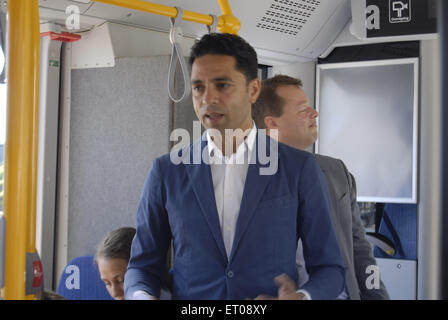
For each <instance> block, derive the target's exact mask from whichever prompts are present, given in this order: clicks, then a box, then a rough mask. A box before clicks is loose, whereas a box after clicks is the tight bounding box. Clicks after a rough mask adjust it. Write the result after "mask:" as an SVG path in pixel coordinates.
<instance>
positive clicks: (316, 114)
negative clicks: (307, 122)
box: [311, 108, 319, 119]
mask: <svg viewBox="0 0 448 320" xmlns="http://www.w3.org/2000/svg"><path fill="white" fill-rule="evenodd" d="M318 116H319V112H317V110H316V109H314V108H311V119H315V118H317V117H318Z"/></svg>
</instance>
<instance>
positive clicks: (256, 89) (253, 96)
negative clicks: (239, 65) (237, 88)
mask: <svg viewBox="0 0 448 320" xmlns="http://www.w3.org/2000/svg"><path fill="white" fill-rule="evenodd" d="M260 92H261V81H260V79H258V78H255V79H253V80H251V81H250V82H249V97H250V103H251V104H254V103H255V101H257V99H258V96H259V95H260Z"/></svg>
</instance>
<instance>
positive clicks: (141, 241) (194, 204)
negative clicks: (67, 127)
mask: <svg viewBox="0 0 448 320" xmlns="http://www.w3.org/2000/svg"><path fill="white" fill-rule="evenodd" d="M271 145H272V146H274V147H275V145H276V143H275V142H272V141H271V138H269V137H266V135H264V134H263V133H260V132H259V133H258V134H257V139H256V146H257V150H254V151H253V157H254V156H256V163H254V164H250V165H249V168H248V173H247V178H246V183H245V188H244V193H243V197H242V201H241V207H240V212H239V216H238V220H237V226H236V231H235V238H234V242H233V247H232V252H231V254H230V258H229V259H228V258H227V254H226V251H225V248H224V242H223V238H222V234H221V227H220V224H219V218H218V212H217V209H216V201H215V197H214V189H213V184H212V177H211V170H210V166H209V165H208V164H205V163H204V162H201V164H188V163H191V161H192V157H193V154H194V153H195V152H196V154H197V152H200V154H202V155H205V156H208V152H207V150H204V148H206V147H207V140H206V138H205V136H203V137H202V139H200V140H198V141H196V142H194V143H193V144H192V145H190V146H189V147H188V148H186V149H183V150H182V151H181V152H180V153H179V154H182V159H183V163H180V164H177V165H176V164H173V163H172V161H170V156H169V155H165V156H162V157H160V158H158V159H156V160H155V161H154V164H153V167H152V169H151V170H150V173H149V175H148V178H147V180H146V182H145V185H144V188H143V192H142V197H141V201H140V204H139V208H138V212H137V233H136V235H135V238H134V241H133V243H132V250H131V258H130V262H129V266H128V271H127V272H126V275H125V293H126V296H127V297H128V296H129V295H130V294H132V293H133V292H134V291H136V290H144V291H146V292H148V293H150V294H152V295H154V296H158V295H159V293H160V287H161V281H162V280H161V279H162V277H163V273H164V268H165V261H166V260H165V259H166V253H167V250H168V247H169V245H170V241H171V239H172V240H173V248H174V263H173V268H172V270H171V275H172V279H173V299H246V298H249V299H251V298H255V297H256V296H257V295H259V294H269V295H272V296H277V290H278V288H277V286H276V285H275V283H274V277H276V276H277V275H279V274H281V273H286V274H288V275H289V276H290V277H291V278H292V279H294V280H297V273H296V264H295V256H296V248H297V240H298V238H299V237H301V239H302V241H303V244H304V255H305V260H306V262H307V267H308V269H309V273H310V281H308V283H307V284H306V285H305V286H304V289H306V290H307V291H308V292H309V293H310V294H311V295H312V297H313V299H332V298H334V297H336V296H337V295H338V293H339V292H340V291H341V290H342V288H343V283H344V273H345V272H344V266H343V261H342V257H341V254H340V249H339V247H338V244H337V240H336V235H335V232H334V230H333V224H332V221H331V213H330V206H331V205H330V200H329V195H328V187H327V184H326V181H325V177H324V175H323V174H322V171H321V170H320V169H319V166H318V164H317V162H316V160H315V159H314V157H313V155H311V154H309V153H308V152H303V151H300V150H296V149H293V148H290V147H288V146H286V145H283V144H278V170H277V171H276V173H275V174H273V175H260V169H261V168H263V167H268V166H269V164H268V165H263V164H262V163H263V161H264V160H263V159H262V158H261V157H258V151H259V150H258V149H260V150H263V148H264V149H266V148H267V149H268V150H269V147H270V146H271ZM274 154H275V150H274ZM254 159H255V158H254Z"/></svg>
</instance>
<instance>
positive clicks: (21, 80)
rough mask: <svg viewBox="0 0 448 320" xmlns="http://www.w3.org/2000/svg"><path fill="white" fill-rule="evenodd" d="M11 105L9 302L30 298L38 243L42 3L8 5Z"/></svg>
mask: <svg viewBox="0 0 448 320" xmlns="http://www.w3.org/2000/svg"><path fill="white" fill-rule="evenodd" d="M8 13H9V28H8V41H9V51H8V105H7V128H6V143H5V192H4V196H5V199H4V213H5V219H6V256H5V260H6V261H5V262H6V265H5V286H4V289H3V291H2V296H3V298H4V299H25V267H26V251H27V247H28V246H31V242H32V241H34V240H32V239H31V238H32V237H33V235H34V232H35V231H33V235H30V231H31V230H34V229H33V228H35V227H33V226H32V225H31V223H32V222H33V220H34V219H35V218H32V217H33V216H34V215H35V212H33V211H32V210H33V207H35V205H33V204H32V202H33V200H34V199H35V197H34V196H32V193H33V188H34V189H35V187H33V180H34V179H35V178H34V176H35V174H36V169H35V166H36V164H35V158H36V155H35V151H34V148H35V142H34V141H35V136H36V135H35V132H37V131H36V129H35V125H36V126H37V122H35V121H36V120H37V117H36V112H37V111H35V109H36V108H37V105H36V102H37V97H36V95H37V79H38V76H37V75H36V72H37V71H36V70H37V69H36V66H38V65H39V59H38V57H39V36H36V33H37V34H39V20H38V17H37V18H36V15H38V3H37V0H14V1H8Z"/></svg>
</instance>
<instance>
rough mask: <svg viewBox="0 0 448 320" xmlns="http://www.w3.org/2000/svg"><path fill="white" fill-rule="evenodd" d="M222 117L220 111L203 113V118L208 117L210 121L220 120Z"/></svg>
mask: <svg viewBox="0 0 448 320" xmlns="http://www.w3.org/2000/svg"><path fill="white" fill-rule="evenodd" d="M223 117H224V115H223V114H222V113H215V112H212V113H207V114H206V115H205V118H206V119H208V120H209V121H211V122H215V121H218V120H221V119H222V118H223Z"/></svg>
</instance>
